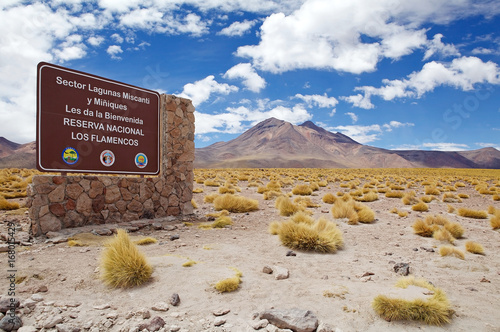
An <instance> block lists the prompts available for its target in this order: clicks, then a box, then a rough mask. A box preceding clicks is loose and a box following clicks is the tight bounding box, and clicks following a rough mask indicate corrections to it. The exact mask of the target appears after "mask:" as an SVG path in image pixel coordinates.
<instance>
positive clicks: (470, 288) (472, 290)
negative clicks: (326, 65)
mask: <svg viewBox="0 0 500 332" xmlns="http://www.w3.org/2000/svg"><path fill="white" fill-rule="evenodd" d="M466 289H467V290H470V291H471V292H477V291H478V290H477V289H475V288H474V287H467V288H466Z"/></svg>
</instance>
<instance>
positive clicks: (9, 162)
mask: <svg viewBox="0 0 500 332" xmlns="http://www.w3.org/2000/svg"><path fill="white" fill-rule="evenodd" d="M35 153H36V143H35V142H30V143H26V144H18V143H14V142H11V141H9V140H8V139H6V138H5V137H0V168H11V167H16V168H36V155H35Z"/></svg>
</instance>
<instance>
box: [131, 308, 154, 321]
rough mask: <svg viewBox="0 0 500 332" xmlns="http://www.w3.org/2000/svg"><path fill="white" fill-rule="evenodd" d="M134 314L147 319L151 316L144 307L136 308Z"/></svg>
mask: <svg viewBox="0 0 500 332" xmlns="http://www.w3.org/2000/svg"><path fill="white" fill-rule="evenodd" d="M134 315H135V316H136V317H141V318H142V319H149V318H151V313H150V312H149V310H148V309H144V308H143V309H139V310H137V311H136V312H135V313H134Z"/></svg>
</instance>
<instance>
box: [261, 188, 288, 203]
mask: <svg viewBox="0 0 500 332" xmlns="http://www.w3.org/2000/svg"><path fill="white" fill-rule="evenodd" d="M281 195H283V193H282V192H281V191H274V190H269V191H266V192H265V193H264V195H262V196H263V198H264V200H266V201H267V200H270V199H273V198H276V197H279V196H281Z"/></svg>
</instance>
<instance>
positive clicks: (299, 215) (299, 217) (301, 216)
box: [290, 211, 314, 225]
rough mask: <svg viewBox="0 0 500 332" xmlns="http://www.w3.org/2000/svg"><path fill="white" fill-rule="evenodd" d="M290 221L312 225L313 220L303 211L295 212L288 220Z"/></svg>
mask: <svg viewBox="0 0 500 332" xmlns="http://www.w3.org/2000/svg"><path fill="white" fill-rule="evenodd" d="M290 220H292V221H293V222H296V223H304V224H308V225H312V224H313V223H314V219H313V218H312V217H311V216H309V214H307V213H305V212H303V211H299V212H296V213H295V214H294V215H293V216H292V217H291V218H290Z"/></svg>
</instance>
